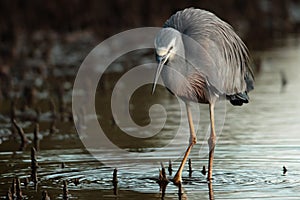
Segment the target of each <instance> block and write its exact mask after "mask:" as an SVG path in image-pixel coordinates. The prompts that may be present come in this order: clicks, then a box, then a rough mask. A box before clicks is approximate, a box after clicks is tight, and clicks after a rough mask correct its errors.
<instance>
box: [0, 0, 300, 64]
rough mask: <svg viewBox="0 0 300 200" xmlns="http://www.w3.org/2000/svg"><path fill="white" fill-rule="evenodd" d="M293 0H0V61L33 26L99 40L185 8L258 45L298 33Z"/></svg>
mask: <svg viewBox="0 0 300 200" xmlns="http://www.w3.org/2000/svg"><path fill="white" fill-rule="evenodd" d="M299 4H300V2H299V1H295V0H272V1H271V0H226V1H218V0H201V1H192V0H189V1H182V0H174V1H160V0H151V1H148V0H147V1H146V0H131V1H125V0H113V1H96V0H85V1H80V0H74V1H67V0H60V1H39V0H29V1H24V0H15V1H8V0H4V1H0V39H1V46H0V49H1V57H2V61H3V59H10V58H11V57H13V56H14V55H13V54H14V52H13V48H14V47H16V46H17V44H16V43H17V37H18V35H20V34H23V35H25V37H27V38H28V39H30V36H31V35H32V33H34V32H35V31H38V30H43V31H45V32H47V31H48V32H55V33H58V34H65V33H70V32H74V31H83V30H89V31H93V32H94V33H95V35H96V37H97V38H98V40H99V41H101V40H103V39H105V38H107V37H109V36H111V35H113V34H116V33H118V32H120V31H123V30H126V29H130V28H136V27H143V26H162V24H163V23H164V21H165V20H166V19H168V18H169V16H170V15H171V14H173V13H174V12H176V11H177V10H180V9H183V8H185V7H191V6H193V7H199V8H204V9H207V10H209V11H213V12H214V13H216V14H217V15H218V16H219V17H220V18H222V19H224V20H226V21H228V22H229V23H230V24H231V25H232V26H233V27H234V28H235V30H237V31H238V32H239V34H240V36H241V37H242V38H243V39H244V40H245V41H246V43H247V45H248V46H249V48H250V49H262V48H266V47H268V46H270V42H273V40H274V39H277V38H282V37H286V35H287V34H289V33H296V32H297V31H298V29H299V20H300V17H299V15H300V13H298V14H297V12H295V10H296V11H297V7H299ZM298 10H299V12H300V9H298ZM297 18H298V19H297Z"/></svg>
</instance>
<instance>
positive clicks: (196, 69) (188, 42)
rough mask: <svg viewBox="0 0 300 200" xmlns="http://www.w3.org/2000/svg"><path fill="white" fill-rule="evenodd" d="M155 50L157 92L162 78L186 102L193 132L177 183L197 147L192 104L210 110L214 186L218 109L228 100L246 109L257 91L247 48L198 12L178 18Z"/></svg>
mask: <svg viewBox="0 0 300 200" xmlns="http://www.w3.org/2000/svg"><path fill="white" fill-rule="evenodd" d="M154 45H155V49H156V59H157V62H158V67H157V71H156V75H155V79H154V84H153V91H152V92H154V90H155V85H156V83H157V80H158V77H159V76H160V75H161V77H162V79H163V81H164V83H165V86H166V87H167V88H168V89H169V90H170V91H171V92H172V93H173V94H175V95H176V96H178V97H180V98H181V99H183V100H184V101H185V102H186V109H187V117H188V122H189V126H190V144H189V147H188V149H187V150H186V153H185V155H184V158H183V160H182V162H181V165H180V167H179V169H178V171H177V173H176V175H175V176H174V180H173V181H174V183H175V184H180V182H181V181H182V180H181V176H182V170H183V166H184V164H185V163H186V161H187V157H188V155H189V153H190V151H191V148H192V147H193V145H194V144H196V142H197V139H196V133H195V130H194V125H193V120H192V114H191V110H190V107H189V104H188V102H189V101H194V102H199V103H207V104H209V111H210V122H211V134H210V137H209V139H208V144H209V164H208V175H207V179H208V180H211V179H212V165H213V157H214V148H215V144H216V134H215V126H214V106H215V103H216V101H217V100H218V99H222V98H224V99H228V100H229V101H230V102H231V104H233V105H239V106H240V105H243V103H248V102H249V97H248V92H249V91H250V90H252V89H253V80H254V76H253V72H252V70H251V67H250V60H249V56H248V50H247V47H246V46H245V44H244V43H243V41H242V40H241V39H240V38H239V36H238V35H237V34H236V33H235V32H234V30H233V29H232V27H231V26H230V25H229V24H227V23H226V22H224V21H222V20H221V19H220V18H218V17H217V16H215V15H214V14H213V13H210V12H208V11H205V10H201V9H194V8H188V9H185V10H182V11H178V12H177V13H175V14H174V15H172V16H171V17H170V19H168V20H167V21H166V22H165V24H164V26H163V28H162V29H161V30H160V31H159V32H158V34H157V36H156V38H155V42H154Z"/></svg>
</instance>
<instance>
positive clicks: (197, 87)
mask: <svg viewBox="0 0 300 200" xmlns="http://www.w3.org/2000/svg"><path fill="white" fill-rule="evenodd" d="M162 79H163V81H164V84H165V86H166V87H167V88H168V89H169V90H170V91H171V92H172V93H173V94H175V95H176V96H178V97H180V98H181V99H183V100H186V101H194V102H199V103H208V102H209V98H208V97H209V96H208V95H209V93H208V89H207V88H208V87H207V84H206V81H205V78H204V76H202V75H201V74H199V73H196V72H194V73H191V74H188V75H184V74H182V73H180V72H179V71H176V70H175V69H173V68H170V67H168V68H164V69H163V71H162Z"/></svg>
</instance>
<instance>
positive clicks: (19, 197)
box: [16, 178, 23, 200]
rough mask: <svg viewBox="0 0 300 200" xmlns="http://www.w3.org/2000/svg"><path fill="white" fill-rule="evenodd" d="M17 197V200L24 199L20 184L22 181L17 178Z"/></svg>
mask: <svg viewBox="0 0 300 200" xmlns="http://www.w3.org/2000/svg"><path fill="white" fill-rule="evenodd" d="M16 196H17V200H21V199H23V196H22V190H21V184H20V179H19V178H16Z"/></svg>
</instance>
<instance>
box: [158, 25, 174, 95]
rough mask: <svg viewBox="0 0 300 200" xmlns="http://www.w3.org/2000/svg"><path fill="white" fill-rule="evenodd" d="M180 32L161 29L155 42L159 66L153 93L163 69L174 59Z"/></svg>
mask: <svg viewBox="0 0 300 200" xmlns="http://www.w3.org/2000/svg"><path fill="white" fill-rule="evenodd" d="M177 32H178V31H176V30H175V29H173V28H163V29H161V30H160V31H159V32H158V34H157V36H156V38H155V41H154V46H155V54H156V61H157V62H158V66H157V69H156V74H155V78H154V83H153V88H152V93H154V90H155V86H156V83H157V81H158V78H159V75H160V73H161V71H162V69H163V66H164V65H165V64H167V63H168V62H169V61H170V60H172V59H173V58H174V55H175V54H176V50H177V45H176V44H177V41H178V33H179V32H178V33H177Z"/></svg>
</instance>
